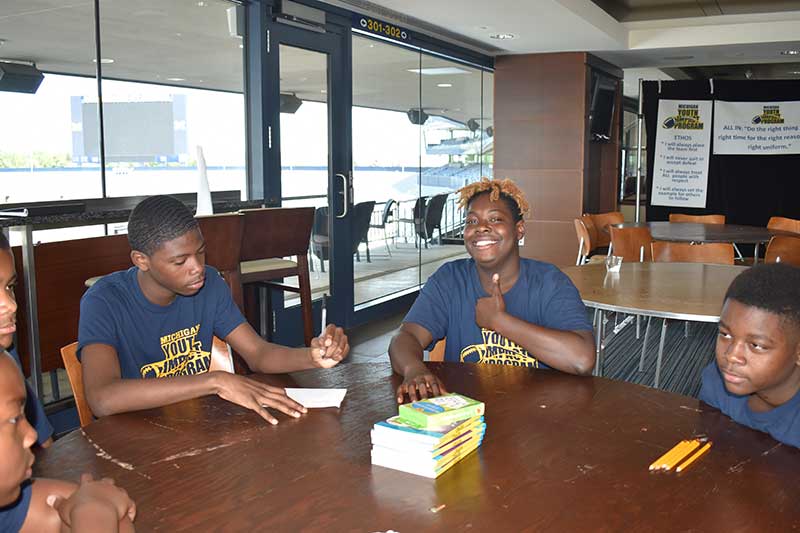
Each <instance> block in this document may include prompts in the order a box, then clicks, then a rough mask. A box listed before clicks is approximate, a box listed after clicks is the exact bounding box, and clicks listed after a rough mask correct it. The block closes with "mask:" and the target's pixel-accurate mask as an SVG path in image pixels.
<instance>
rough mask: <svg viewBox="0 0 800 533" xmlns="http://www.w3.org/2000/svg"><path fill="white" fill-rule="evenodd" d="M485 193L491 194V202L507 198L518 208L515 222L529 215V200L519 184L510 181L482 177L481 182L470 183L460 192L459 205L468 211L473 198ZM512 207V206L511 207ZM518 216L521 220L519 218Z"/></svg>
mask: <svg viewBox="0 0 800 533" xmlns="http://www.w3.org/2000/svg"><path fill="white" fill-rule="evenodd" d="M485 192H488V193H489V200H491V201H493V202H496V201H498V200H499V199H500V198H507V199H508V200H510V201H511V202H513V203H514V204H516V206H517V210H518V213H515V214H514V215H515V216H514V220H515V222H516V221H517V220H522V219H523V218H525V217H526V216H527V215H528V211H529V210H530V206H529V205H528V200H527V199H526V198H525V193H523V192H522V191H521V190H520V188H519V187H517V184H516V183H514V182H513V181H511V180H510V179H508V178H506V179H502V180H499V179H489V178H487V177H485V176H484V177H482V178H481V180H480V181H476V182H475V183H470V184H469V185H465V186H464V187H462V188H460V189H459V190H458V194H459V198H458V205H459V206H460V207H461V208H463V209H466V208H467V206H468V205H469V203H470V202H471V201H472V199H473V198H475V197H476V196H478V195H479V194H483V193H485ZM509 207H510V206H509ZM517 216H518V217H519V218H517Z"/></svg>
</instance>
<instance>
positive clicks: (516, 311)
mask: <svg viewBox="0 0 800 533" xmlns="http://www.w3.org/2000/svg"><path fill="white" fill-rule="evenodd" d="M519 268H520V270H519V278H517V282H516V283H514V286H513V287H511V290H509V291H508V292H507V293H505V294H504V295H503V299H504V300H505V304H506V312H508V313H509V314H510V315H512V316H514V317H517V318H520V319H522V320H525V321H526V322H530V323H532V324H536V325H538V326H543V327H546V328H550V329H559V330H568V331H581V330H585V331H591V330H592V325H591V323H590V322H589V318H588V316H587V314H586V308H585V307H584V305H583V302H582V301H581V297H580V294H578V290H577V289H576V288H575V285H573V284H572V281H570V279H569V278H568V277H567V276H566V275H565V274H564V273H563V272H561V271H560V270H559V269H558V268H556V267H555V266H553V265H551V264H549V263H542V262H540V261H535V260H533V259H520V267H519ZM486 296H488V294H486V291H484V290H483V286H482V285H481V282H480V279H479V278H478V269H477V267H476V265H475V261H474V260H472V259H459V260H457V261H452V262H450V263H446V264H444V265H442V266H441V267H440V268H439V269H438V270H437V271H436V272H435V273H434V274H433V275H432V276H431V277H430V278H429V279H428V281H426V282H425V286H424V287H423V288H422V290H421V291H420V293H419V297H418V298H417V300H416V301H415V302H414V305H413V306H412V307H411V310H410V311H409V312H408V314H407V315H406V317H405V319H404V320H403V321H404V322H412V323H414V324H419V325H420V326H422V327H423V328H425V329H427V330H428V331H429V332H430V333H431V335H432V336H433V339H434V342H433V343H431V345H430V346H428V349H431V348H432V347H433V345H434V344H435V343H436V341H438V340H440V339H443V338H445V337H446V338H447V346H446V349H445V355H444V360H445V361H451V362H459V361H460V362H469V363H497V364H511V365H515V366H532V367H536V368H546V365H545V364H544V363H541V362H539V361H538V359H537V358H536V354H530V353H528V351H527V350H526V349H525V348H523V347H522V346H519V345H517V344H516V343H515V342H513V341H511V340H509V339H507V338H505V337H503V336H502V335H500V334H498V333H496V332H494V331H492V330H488V329H483V328H479V327H478V325H477V324H476V323H475V305H476V304H477V302H478V299H479V298H484V297H486Z"/></svg>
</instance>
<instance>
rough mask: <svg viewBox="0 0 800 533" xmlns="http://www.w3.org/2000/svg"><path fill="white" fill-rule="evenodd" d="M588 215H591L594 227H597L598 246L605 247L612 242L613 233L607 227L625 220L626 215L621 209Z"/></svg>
mask: <svg viewBox="0 0 800 533" xmlns="http://www.w3.org/2000/svg"><path fill="white" fill-rule="evenodd" d="M584 216H587V215H584ZM588 216H589V217H591V219H592V223H593V224H594V227H595V228H597V230H596V231H597V238H596V239H595V243H596V244H595V247H596V248H604V247H606V246H608V245H609V244H611V233H610V232H609V231H607V229H606V228H607V227H608V226H612V225H614V224H622V223H623V222H625V216H624V215H623V214H622V213H621V212H619V211H609V212H607V213H597V214H592V215H588Z"/></svg>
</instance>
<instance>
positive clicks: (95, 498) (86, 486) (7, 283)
mask: <svg viewBox="0 0 800 533" xmlns="http://www.w3.org/2000/svg"><path fill="white" fill-rule="evenodd" d="M16 277H17V276H16V271H15V268H14V256H13V255H12V254H11V250H10V248H9V246H8V241H7V240H6V238H5V236H4V235H3V234H2V233H0V531H2V532H3V533H6V532H12V533H13V532H16V531H22V532H35V533H47V532H50V531H53V532H57V531H70V530H72V531H81V532H94V531H98V532H99V531H103V532H106V531H118V530H122V531H132V530H133V527H132V525H131V520H132V519H133V518H134V515H135V507H134V505H133V502H132V501H131V500H130V498H128V496H127V494H126V493H125V491H123V490H122V489H119V488H117V487H115V486H114V485H113V484H112V483H111V482H109V481H93V480H92V479H91V478H90V477H89V478H84V479H83V480H82V482H81V486H80V488H78V487H76V485H75V484H73V483H68V482H65V481H59V480H55V479H34V480H31V479H30V477H31V474H32V472H31V467H32V465H33V461H34V456H33V453H32V452H31V447H32V446H33V445H34V443H36V441H37V434H36V430H35V429H33V427H31V425H30V424H29V423H28V420H27V419H26V417H25V408H26V399H27V398H26V396H27V394H26V392H27V390H26V386H25V382H24V380H23V379H22V373H21V372H20V370H19V367H18V366H17V364H16V362H15V361H14V360H13V359H12V358H11V356H10V355H9V354H8V353H7V352H6V351H5V350H6V348H8V347H9V346H10V345H11V342H12V341H13V336H14V331H15V330H16V311H17V304H16V300H15V298H14V286H15V285H16ZM76 489H78V490H76ZM120 520H122V522H120ZM70 526H71V528H72V529H70Z"/></svg>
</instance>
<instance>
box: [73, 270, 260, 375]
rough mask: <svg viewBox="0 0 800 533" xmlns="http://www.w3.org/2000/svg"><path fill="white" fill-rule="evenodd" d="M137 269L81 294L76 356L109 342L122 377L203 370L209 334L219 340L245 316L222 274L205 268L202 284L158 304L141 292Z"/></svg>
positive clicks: (117, 274) (104, 280) (208, 352)
mask: <svg viewBox="0 0 800 533" xmlns="http://www.w3.org/2000/svg"><path fill="white" fill-rule="evenodd" d="M137 271H138V268H136V267H132V268H130V269H128V270H124V271H120V272H114V273H113V274H109V275H108V276H104V277H103V278H101V279H100V280H98V281H97V283H95V284H94V285H93V286H92V287H91V288H90V289H89V290H88V291H86V293H85V294H84V295H83V298H81V315H80V322H79V326H78V356H79V357H80V350H82V349H83V347H84V346H87V345H89V344H108V345H109V346H113V347H114V349H115V350H116V351H117V356H118V357H119V366H120V370H121V373H122V377H123V378H124V379H136V378H161V377H170V376H183V375H193V374H199V373H202V372H207V371H208V369H209V366H210V362H211V344H212V337H213V336H217V337H219V338H220V339H224V338H225V337H227V336H228V334H229V333H230V332H231V331H233V330H234V329H235V328H236V327H237V326H239V325H240V324H241V323H243V322H244V320H245V319H244V317H243V316H242V313H241V311H240V310H239V308H238V307H236V304H235V303H234V302H233V298H232V297H231V292H230V289H229V288H228V286H227V285H226V284H225V281H224V280H223V279H222V276H220V274H219V272H217V271H216V270H215V269H214V268H212V267H210V266H206V281H205V284H204V285H203V288H201V289H200V290H199V291H198V292H197V293H196V294H194V295H192V296H180V295H178V296H176V297H175V300H173V301H172V303H170V304H169V305H166V306H161V305H157V304H154V303H152V302H150V301H149V300H148V299H147V298H146V297H145V295H144V293H142V289H141V288H140V287H139V282H138V280H137V279H136V273H137Z"/></svg>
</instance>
